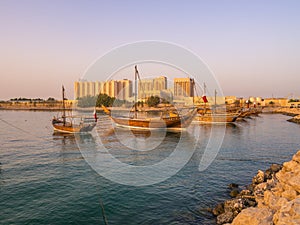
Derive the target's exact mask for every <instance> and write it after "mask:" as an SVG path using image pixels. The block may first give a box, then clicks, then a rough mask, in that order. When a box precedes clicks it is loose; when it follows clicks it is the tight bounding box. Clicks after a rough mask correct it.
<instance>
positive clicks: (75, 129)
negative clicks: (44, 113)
mask: <svg viewBox="0 0 300 225" xmlns="http://www.w3.org/2000/svg"><path fill="white" fill-rule="evenodd" d="M52 126H53V129H54V132H59V133H69V134H70V133H86V132H90V131H92V130H93V129H94V127H95V126H96V123H94V124H83V125H74V124H65V125H64V124H63V123H54V124H52Z"/></svg>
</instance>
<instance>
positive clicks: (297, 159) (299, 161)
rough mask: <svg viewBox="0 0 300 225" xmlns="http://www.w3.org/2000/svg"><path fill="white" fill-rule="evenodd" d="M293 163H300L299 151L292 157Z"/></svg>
mask: <svg viewBox="0 0 300 225" xmlns="http://www.w3.org/2000/svg"><path fill="white" fill-rule="evenodd" d="M293 161H295V162H297V163H300V151H298V152H297V153H296V154H295V155H294V156H293Z"/></svg>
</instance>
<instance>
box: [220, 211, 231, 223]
mask: <svg viewBox="0 0 300 225" xmlns="http://www.w3.org/2000/svg"><path fill="white" fill-rule="evenodd" d="M233 218H234V215H233V213H232V212H225V213H222V214H221V215H219V216H218V217H217V224H224V223H231V222H232V220H233Z"/></svg>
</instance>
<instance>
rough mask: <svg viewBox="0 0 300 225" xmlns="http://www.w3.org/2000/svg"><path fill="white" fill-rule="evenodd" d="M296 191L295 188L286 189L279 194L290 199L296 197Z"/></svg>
mask: <svg viewBox="0 0 300 225" xmlns="http://www.w3.org/2000/svg"><path fill="white" fill-rule="evenodd" d="M297 195H298V193H297V192H296V191H295V190H293V189H292V190H286V191H283V192H282V193H281V196H282V197H284V198H286V199H287V200H288V201H291V200H293V199H295V198H296V197H297Z"/></svg>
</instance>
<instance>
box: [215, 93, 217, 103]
mask: <svg viewBox="0 0 300 225" xmlns="http://www.w3.org/2000/svg"><path fill="white" fill-rule="evenodd" d="M215 106H217V89H215Z"/></svg>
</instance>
